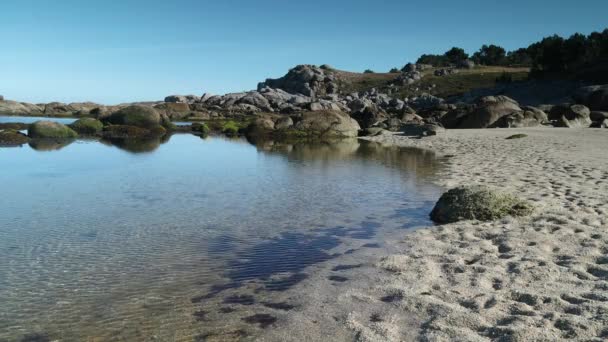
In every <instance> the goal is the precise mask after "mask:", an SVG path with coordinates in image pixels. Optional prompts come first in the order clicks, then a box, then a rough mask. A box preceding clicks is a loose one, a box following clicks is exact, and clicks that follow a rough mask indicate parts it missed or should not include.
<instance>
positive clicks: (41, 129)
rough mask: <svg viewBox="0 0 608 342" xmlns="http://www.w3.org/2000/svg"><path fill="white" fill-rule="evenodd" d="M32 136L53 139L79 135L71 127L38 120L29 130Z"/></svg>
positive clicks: (70, 137) (29, 134) (28, 133)
mask: <svg viewBox="0 0 608 342" xmlns="http://www.w3.org/2000/svg"><path fill="white" fill-rule="evenodd" d="M27 135H28V136H29V137H30V138H37V139H38V138H40V139H45V138H53V139H72V138H76V137H78V133H76V132H75V131H74V130H72V129H71V128H70V127H68V126H66V125H63V124H60V123H58V122H52V121H36V122H34V123H33V124H31V125H30V126H29V128H28V130H27Z"/></svg>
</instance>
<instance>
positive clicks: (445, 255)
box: [261, 128, 608, 341]
mask: <svg viewBox="0 0 608 342" xmlns="http://www.w3.org/2000/svg"><path fill="white" fill-rule="evenodd" d="M516 133H524V134H527V135H528V137H525V138H522V139H514V140H506V139H505V138H506V137H507V136H509V135H512V134H516ZM369 140H373V141H378V142H382V143H384V144H390V145H400V146H414V147H421V148H428V149H432V150H434V151H436V152H437V153H438V154H440V155H444V156H450V157H449V159H448V160H449V161H448V164H449V167H448V168H446V171H445V172H444V174H442V177H441V178H440V180H439V183H440V184H441V185H443V186H445V187H446V188H451V187H454V186H457V185H472V184H485V185H488V186H491V187H495V188H498V189H500V190H501V191H506V192H511V193H513V194H515V195H517V196H519V197H522V198H526V199H528V200H530V201H532V202H534V203H535V206H536V210H535V213H534V214H533V215H531V216H529V217H525V218H518V219H515V218H505V219H503V220H501V221H497V222H473V221H464V222H458V223H454V224H448V225H443V226H437V227H429V228H426V229H420V230H417V231H415V232H413V233H411V234H408V235H406V236H400V237H398V238H396V239H395V240H394V241H391V242H390V247H389V248H388V250H385V251H384V252H383V253H384V254H385V255H377V256H376V257H375V258H374V257H372V258H371V259H369V260H375V261H372V262H370V263H368V264H365V263H364V264H362V265H359V266H358V267H357V268H353V269H350V270H343V271H342V272H343V273H344V274H345V275H347V276H348V277H352V279H353V280H356V281H352V282H349V283H345V284H344V285H343V286H338V287H335V286H334V287H328V286H323V285H321V282H317V281H311V282H307V283H306V284H305V285H304V286H306V287H307V288H303V289H300V290H299V292H300V293H303V294H302V298H294V299H295V300H299V301H300V302H303V303H305V305H304V307H303V308H302V309H301V310H299V311H298V312H294V313H293V314H292V315H291V317H290V319H289V320H288V322H287V323H286V324H285V325H282V326H281V327H278V328H277V329H273V330H271V331H269V332H268V335H267V336H265V337H262V338H261V339H262V340H294V341H303V340H307V341H313V340H318V341H323V340H324V341H336V340H358V341H412V340H422V341H558V340H579V341H603V340H607V339H608V130H606V129H603V130H601V129H558V128H537V129H508V130H503V129H492V130H490V129H488V130H450V131H448V132H447V133H445V134H444V135H440V136H436V137H429V138H424V139H412V138H407V137H403V136H398V135H385V136H379V137H373V138H369ZM363 260H364V259H363ZM356 262H357V260H352V263H353V264H355V263H356ZM320 277H325V275H323V274H321V275H320ZM315 284H317V285H315Z"/></svg>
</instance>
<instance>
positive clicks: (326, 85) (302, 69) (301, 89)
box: [258, 65, 338, 97]
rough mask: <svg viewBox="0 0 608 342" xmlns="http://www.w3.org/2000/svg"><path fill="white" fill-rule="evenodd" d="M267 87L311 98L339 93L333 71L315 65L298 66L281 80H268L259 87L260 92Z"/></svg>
mask: <svg viewBox="0 0 608 342" xmlns="http://www.w3.org/2000/svg"><path fill="white" fill-rule="evenodd" d="M265 87H269V88H278V89H282V90H284V91H286V92H288V93H291V94H302V95H305V96H309V97H317V96H323V95H327V94H337V93H338V83H337V82H336V79H335V76H334V72H333V70H330V69H322V68H319V67H316V66H314V65H298V66H296V67H295V68H293V69H291V70H289V72H288V73H287V74H286V75H285V76H283V77H281V78H278V79H267V80H266V81H265V82H262V83H260V84H259V85H258V91H261V89H262V88H265Z"/></svg>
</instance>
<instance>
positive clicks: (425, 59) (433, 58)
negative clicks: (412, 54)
mask: <svg viewBox="0 0 608 342" xmlns="http://www.w3.org/2000/svg"><path fill="white" fill-rule="evenodd" d="M416 64H429V65H432V66H434V67H441V66H447V65H448V64H449V62H448V60H447V58H445V56H444V55H422V56H420V58H418V60H417V61H416Z"/></svg>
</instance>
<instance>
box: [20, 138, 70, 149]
mask: <svg viewBox="0 0 608 342" xmlns="http://www.w3.org/2000/svg"><path fill="white" fill-rule="evenodd" d="M74 141H75V140H74V139H33V140H30V142H29V145H30V147H31V148H33V149H34V150H36V151H40V152H48V151H58V150H61V149H62V148H64V147H66V146H68V145H70V144H71V143H73V142H74Z"/></svg>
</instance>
